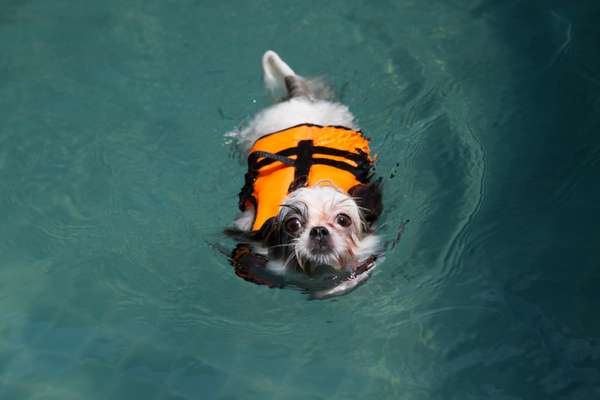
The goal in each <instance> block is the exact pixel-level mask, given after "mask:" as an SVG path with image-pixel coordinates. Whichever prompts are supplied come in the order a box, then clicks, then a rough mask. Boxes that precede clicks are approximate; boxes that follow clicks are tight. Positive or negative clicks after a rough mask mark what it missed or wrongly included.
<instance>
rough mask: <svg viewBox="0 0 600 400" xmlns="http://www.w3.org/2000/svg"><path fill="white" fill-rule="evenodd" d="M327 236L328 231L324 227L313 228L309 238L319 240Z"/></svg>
mask: <svg viewBox="0 0 600 400" xmlns="http://www.w3.org/2000/svg"><path fill="white" fill-rule="evenodd" d="M327 236H329V231H328V230H327V228H325V227H324V226H315V227H313V228H312V229H311V230H310V237H311V238H315V239H321V238H324V237H327Z"/></svg>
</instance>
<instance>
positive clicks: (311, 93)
mask: <svg viewBox="0 0 600 400" xmlns="http://www.w3.org/2000/svg"><path fill="white" fill-rule="evenodd" d="M262 67H263V77H264V81H265V87H266V88H267V90H268V91H269V93H270V94H271V95H272V96H273V98H275V99H276V101H277V102H276V104H274V105H272V106H271V107H269V108H267V109H265V110H263V111H261V112H260V113H258V114H257V115H256V116H255V117H254V118H253V119H252V120H251V121H250V123H248V125H247V126H245V127H243V128H242V129H240V130H236V131H233V132H230V133H229V134H228V136H230V137H235V138H237V140H238V142H239V143H240V145H241V146H242V147H243V148H244V149H245V150H248V149H249V148H250V147H251V146H252V144H253V143H254V142H255V141H256V140H257V139H258V138H260V137H261V136H264V135H266V134H269V133H272V132H276V131H280V130H282V129H286V128H289V127H292V126H295V125H299V124H315V125H323V126H326V125H333V126H344V127H347V128H350V129H354V130H358V129H359V128H358V125H357V124H356V122H355V120H354V116H353V115H352V113H350V111H349V110H348V107H346V106H345V105H343V104H340V103H336V102H333V101H331V100H330V99H331V98H332V94H333V92H332V90H331V89H330V88H329V87H328V86H327V85H326V84H325V83H324V82H323V81H322V80H321V79H318V78H317V79H307V78H304V77H302V76H300V75H298V74H296V73H295V72H294V70H293V69H292V68H291V67H290V66H289V65H288V64H287V63H285V62H284V61H283V60H282V59H281V57H279V55H278V54H277V53H275V52H274V51H272V50H269V51H267V52H266V53H265V54H264V55H263V58H262Z"/></svg>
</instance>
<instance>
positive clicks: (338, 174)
mask: <svg viewBox="0 0 600 400" xmlns="http://www.w3.org/2000/svg"><path fill="white" fill-rule="evenodd" d="M372 165H373V162H372V160H371V158H370V149H369V141H368V139H367V138H365V137H364V136H363V134H362V132H360V131H354V130H352V129H349V128H344V127H339V126H320V125H312V124H302V125H297V126H294V127H291V128H288V129H284V130H282V131H278V132H275V133H271V134H268V135H265V136H263V137H261V138H260V139H258V140H257V141H256V142H255V143H254V145H253V146H252V148H251V149H250V155H249V156H248V172H247V173H246V176H245V184H244V187H243V188H242V190H241V191H240V194H239V197H240V204H239V205H240V209H241V210H242V211H244V210H246V208H247V207H249V206H250V205H253V206H254V207H255V209H256V216H255V219H254V223H253V224H252V230H253V231H256V230H259V229H260V228H261V227H262V226H263V224H264V223H265V222H266V221H267V220H269V219H270V218H272V217H274V216H276V215H277V214H278V213H279V207H280V206H281V204H282V203H283V201H284V199H285V197H286V196H287V194H288V193H290V192H292V191H294V190H296V189H298V188H300V187H303V186H308V187H310V186H313V185H315V184H317V183H319V182H320V181H328V182H330V183H331V184H332V185H334V186H336V187H337V188H339V189H341V190H344V191H346V192H347V191H348V190H349V189H350V188H352V187H353V186H355V185H358V184H360V183H367V182H368V181H369V179H370V177H371V169H372Z"/></svg>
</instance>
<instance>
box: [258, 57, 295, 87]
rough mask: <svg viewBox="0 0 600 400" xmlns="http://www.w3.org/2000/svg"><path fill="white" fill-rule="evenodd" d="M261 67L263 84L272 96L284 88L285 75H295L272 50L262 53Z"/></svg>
mask: <svg viewBox="0 0 600 400" xmlns="http://www.w3.org/2000/svg"><path fill="white" fill-rule="evenodd" d="M262 67H263V79H264V81H265V86H266V87H267V90H269V92H271V94H272V95H273V96H275V95H277V94H280V93H282V92H283V91H284V90H285V85H284V79H285V77H286V76H294V75H296V73H295V72H294V70H293V69H291V68H290V66H289V65H287V64H286V63H285V62H284V61H283V60H282V59H281V57H279V55H278V54H277V53H275V52H274V51H272V50H269V51H267V52H266V53H265V54H264V55H263V58H262Z"/></svg>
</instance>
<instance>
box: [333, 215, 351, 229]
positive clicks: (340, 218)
mask: <svg viewBox="0 0 600 400" xmlns="http://www.w3.org/2000/svg"><path fill="white" fill-rule="evenodd" d="M335 222H336V223H337V224H338V225H339V226H343V227H344V228H347V227H349V226H350V225H352V220H351V219H350V217H349V216H348V215H346V214H338V215H337V216H336V217H335Z"/></svg>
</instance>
